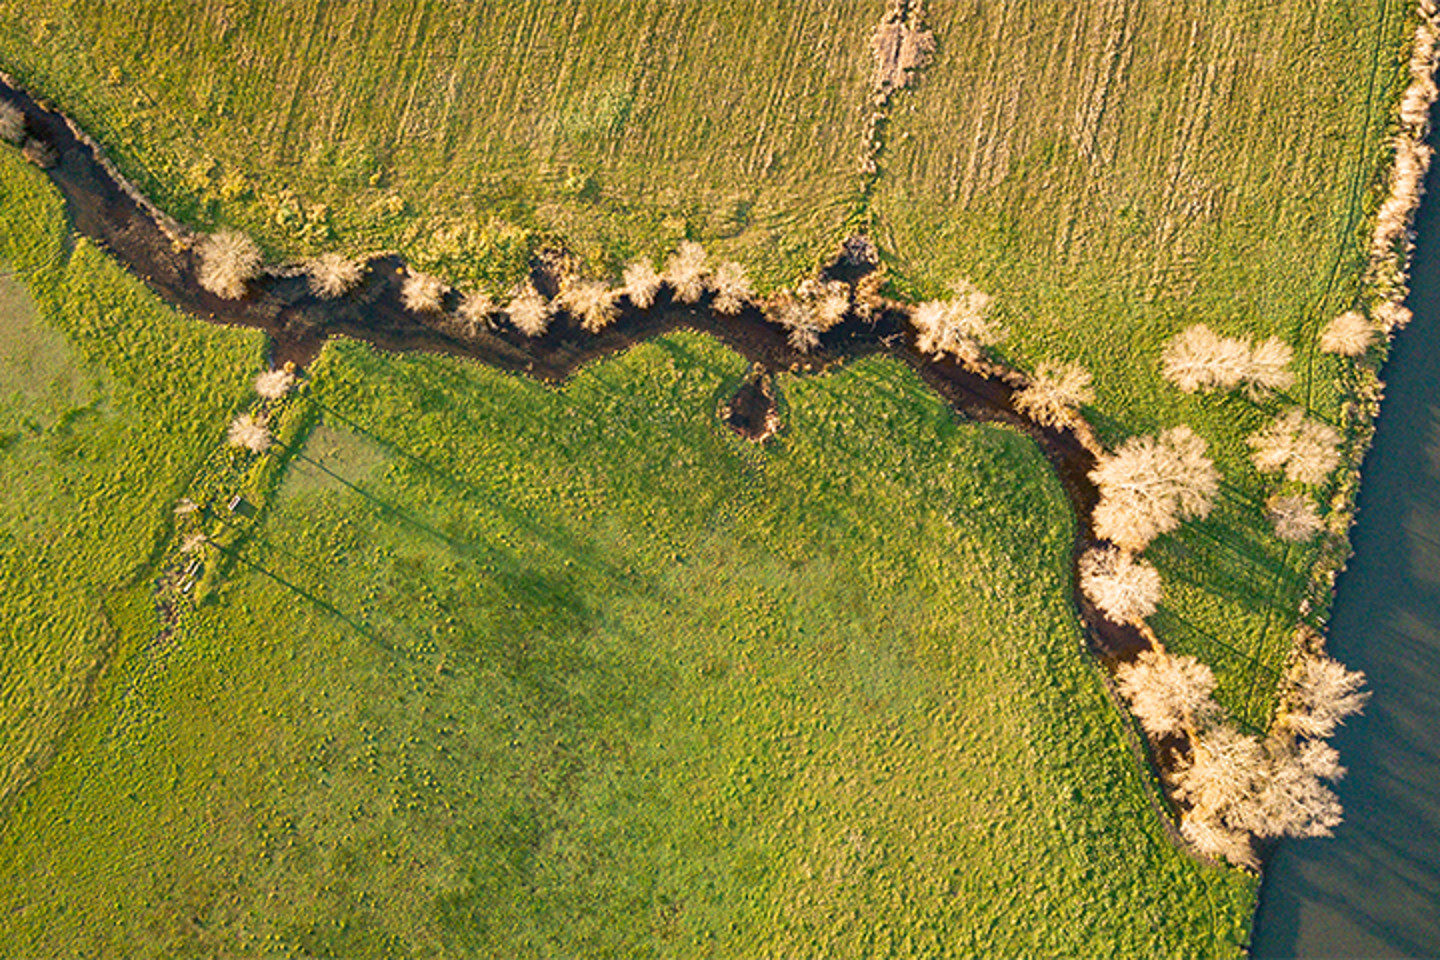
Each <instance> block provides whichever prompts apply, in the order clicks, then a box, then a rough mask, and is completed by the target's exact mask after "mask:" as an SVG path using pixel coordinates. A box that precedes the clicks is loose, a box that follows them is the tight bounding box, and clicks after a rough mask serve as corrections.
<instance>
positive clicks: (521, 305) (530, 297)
mask: <svg viewBox="0 0 1440 960" xmlns="http://www.w3.org/2000/svg"><path fill="white" fill-rule="evenodd" d="M505 312H506V313H507V314H509V316H510V322H511V323H513V324H514V325H515V329H517V330H519V331H520V332H521V333H523V334H525V336H527V337H539V336H543V335H544V334H545V331H546V330H548V329H550V315H551V308H550V304H549V303H548V302H547V301H546V300H545V298H544V297H542V296H541V295H540V291H538V290H536V289H535V284H533V283H530V282H529V281H526V282H525V283H524V284H523V285H521V287H520V288H519V289H518V290H517V291H516V293H515V296H514V297H513V298H512V299H511V300H510V303H509V305H508V306H507V307H506V308H505Z"/></svg>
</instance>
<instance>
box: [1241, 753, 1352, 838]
mask: <svg viewBox="0 0 1440 960" xmlns="http://www.w3.org/2000/svg"><path fill="white" fill-rule="evenodd" d="M1343 814H1344V811H1343V810H1342V809H1341V807H1340V801H1339V800H1338V799H1336V797H1335V794H1334V793H1333V792H1331V790H1330V789H1329V788H1328V787H1326V786H1325V785H1324V784H1323V783H1321V782H1320V778H1319V777H1318V776H1316V774H1315V772H1314V771H1313V770H1311V769H1309V767H1308V766H1307V764H1306V763H1305V762H1303V761H1302V760H1301V759H1300V756H1299V754H1298V753H1297V752H1296V751H1295V750H1294V749H1293V747H1292V746H1291V745H1289V744H1286V743H1283V742H1279V741H1273V740H1272V741H1270V742H1268V743H1266V745H1265V765H1264V767H1263V769H1262V770H1261V772H1260V774H1259V776H1257V777H1256V779H1255V785H1254V790H1253V793H1252V794H1251V795H1250V796H1248V797H1246V798H1244V800H1243V801H1241V802H1239V803H1236V804H1235V805H1234V807H1233V809H1231V810H1230V811H1228V812H1227V816H1226V820H1227V821H1228V822H1229V823H1231V824H1232V825H1233V826H1235V827H1238V828H1239V829H1242V830H1248V831H1250V832H1251V833H1252V834H1254V835H1255V836H1257V837H1282V836H1289V837H1328V836H1330V834H1331V831H1332V830H1333V829H1334V827H1336V826H1337V825H1339V823H1340V821H1341V820H1342V819H1344V816H1343Z"/></svg>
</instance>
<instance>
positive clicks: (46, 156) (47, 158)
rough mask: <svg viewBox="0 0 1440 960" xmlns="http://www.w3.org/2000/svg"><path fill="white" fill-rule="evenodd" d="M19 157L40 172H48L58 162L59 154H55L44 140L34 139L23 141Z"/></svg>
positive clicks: (52, 148) (53, 149)
mask: <svg viewBox="0 0 1440 960" xmlns="http://www.w3.org/2000/svg"><path fill="white" fill-rule="evenodd" d="M20 156H22V157H24V158H25V159H26V160H28V161H30V162H31V163H33V164H35V166H37V167H39V168H40V169H41V170H49V169H50V168H51V167H53V166H55V164H56V163H58V162H59V161H60V154H58V153H56V152H55V148H54V147H53V146H51V145H50V144H49V143H46V142H45V141H44V140H36V139H35V138H34V137H31V138H30V139H29V140H26V141H25V145H24V146H23V147H21V148H20Z"/></svg>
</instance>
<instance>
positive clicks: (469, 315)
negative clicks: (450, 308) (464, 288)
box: [456, 293, 498, 337]
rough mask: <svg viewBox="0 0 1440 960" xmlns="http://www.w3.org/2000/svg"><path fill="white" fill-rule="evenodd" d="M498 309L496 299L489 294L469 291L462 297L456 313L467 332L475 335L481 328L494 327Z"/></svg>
mask: <svg viewBox="0 0 1440 960" xmlns="http://www.w3.org/2000/svg"><path fill="white" fill-rule="evenodd" d="M497 310H498V308H497V307H496V306H495V301H494V300H491V299H490V297H489V295H488V294H484V293H467V294H465V296H463V297H461V298H460V307H459V309H458V310H457V311H456V313H457V314H458V315H459V317H460V322H461V323H463V324H465V332H466V333H468V334H469V335H470V336H472V337H473V336H475V334H477V333H479V332H480V331H481V330H491V329H494V327H495V313H496V311H497Z"/></svg>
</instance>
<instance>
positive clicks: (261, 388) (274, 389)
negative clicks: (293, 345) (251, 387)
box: [255, 367, 295, 400]
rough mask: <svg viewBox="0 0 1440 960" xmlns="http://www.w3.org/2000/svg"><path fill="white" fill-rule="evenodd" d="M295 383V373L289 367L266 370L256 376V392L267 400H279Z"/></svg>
mask: <svg viewBox="0 0 1440 960" xmlns="http://www.w3.org/2000/svg"><path fill="white" fill-rule="evenodd" d="M294 385H295V374H294V373H292V372H291V371H290V369H289V368H288V367H278V368H276V369H274V370H266V371H265V372H264V373H261V374H260V375H259V376H257V377H256V378H255V392H256V394H258V395H259V396H261V397H263V398H264V399H266V400H279V399H280V398H281V397H283V396H285V394H287V393H289V392H290V388H291V387H293V386H294Z"/></svg>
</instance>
